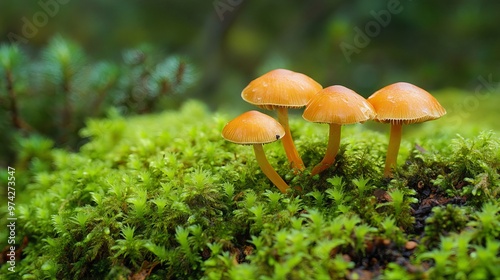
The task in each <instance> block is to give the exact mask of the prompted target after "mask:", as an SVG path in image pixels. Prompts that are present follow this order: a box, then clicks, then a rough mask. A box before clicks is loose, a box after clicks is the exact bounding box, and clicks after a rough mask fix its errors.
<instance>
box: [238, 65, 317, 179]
mask: <svg viewBox="0 0 500 280" xmlns="http://www.w3.org/2000/svg"><path fill="white" fill-rule="evenodd" d="M322 88H323V87H322V86H321V85H320V84H318V83H317V82H316V81H314V80H313V79H311V78H310V77H308V76H306V75H304V74H301V73H297V72H293V71H290V70H286V69H275V70H272V71H270V72H268V73H266V74H264V75H262V76H260V77H258V78H256V79H255V80H253V81H251V82H250V83H249V84H248V86H247V87H245V89H243V91H242V92H241V97H242V98H243V100H245V101H246V102H248V103H250V104H253V105H256V106H258V107H260V108H263V109H267V110H276V111H278V121H279V122H280V123H281V125H282V126H283V128H284V129H285V136H284V137H283V139H282V140H281V141H282V143H283V148H284V149H285V153H286V156H287V158H288V161H289V162H290V163H291V165H292V168H293V169H295V170H299V171H302V170H304V168H305V166H304V162H303V161H302V159H301V158H300V156H299V153H298V152H297V149H296V148H295V144H294V143H293V139H292V134H291V132H290V126H289V124H288V109H292V108H300V107H304V106H305V105H306V104H307V102H309V100H310V99H311V98H312V97H313V96H314V95H315V94H316V93H317V92H318V91H320V90H321V89H322Z"/></svg>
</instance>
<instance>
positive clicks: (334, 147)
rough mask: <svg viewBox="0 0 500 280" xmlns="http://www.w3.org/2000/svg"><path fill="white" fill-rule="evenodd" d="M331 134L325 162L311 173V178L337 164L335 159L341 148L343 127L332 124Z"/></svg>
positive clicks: (319, 164)
mask: <svg viewBox="0 0 500 280" xmlns="http://www.w3.org/2000/svg"><path fill="white" fill-rule="evenodd" d="M329 125H330V132H329V135H328V146H327V147H326V153H325V157H324V158H323V160H322V161H321V162H320V163H318V164H317V165H316V166H315V167H314V168H313V170H312V171H311V176H314V175H316V174H319V173H321V172H323V170H325V169H327V168H328V167H330V166H331V165H332V164H333V163H334V162H335V157H336V156H337V153H338V151H339V147H340V133H341V128H342V125H340V124H335V123H331V124H329Z"/></svg>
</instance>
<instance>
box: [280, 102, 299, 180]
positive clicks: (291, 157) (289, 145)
mask: <svg viewBox="0 0 500 280" xmlns="http://www.w3.org/2000/svg"><path fill="white" fill-rule="evenodd" d="M277 111H278V121H279V122H280V123H281V125H282V126H283V128H284V129H285V136H283V138H281V141H282V143H283V148H284V149H285V153H286V157H287V158H288V161H289V162H290V163H291V164H292V168H293V169H295V170H296V171H297V170H298V171H303V170H304V169H305V166H304V162H303V161H302V159H301V158H300V156H299V153H298V152H297V149H296V148H295V144H294V143H293V139H292V133H291V132H290V125H289V124H288V109H287V108H285V107H278V109H277Z"/></svg>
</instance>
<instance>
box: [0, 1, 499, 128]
mask: <svg viewBox="0 0 500 280" xmlns="http://www.w3.org/2000/svg"><path fill="white" fill-rule="evenodd" d="M499 10H500V2H497V1H451V0H448V1H430V0H428V1H425V0H419V1H412V0H405V1H397V0H388V1H373V0H361V1H326V0H325V1H320V0H313V1H284V0H280V1H248V0H215V1H212V0H211V1H189V0H186V1H180V0H179V1H154V0H141V1H118V0H108V1H102V0H101V1H98V0H86V1H82V0H39V1H1V2H0V40H1V41H0V43H9V42H11V41H18V42H19V46H20V47H21V48H22V50H23V51H25V52H27V53H28V54H29V56H31V57H37V56H38V55H39V54H40V52H41V50H42V49H43V48H44V47H46V46H47V45H48V44H49V42H50V41H51V40H52V38H54V37H55V36H61V37H63V38H66V39H68V40H70V41H71V42H75V43H76V44H78V45H80V46H81V48H82V49H83V50H84V51H85V52H86V54H87V55H88V56H89V57H91V58H92V61H100V60H104V61H118V60H120V59H121V58H122V56H123V51H124V50H127V49H131V48H136V47H138V46H141V45H144V44H150V45H151V46H154V47H155V48H156V49H158V50H160V51H161V52H163V53H164V54H166V55H181V56H183V57H187V58H188V59H189V61H190V63H192V64H193V66H194V69H195V72H196V75H197V77H198V79H197V82H196V84H195V85H194V86H192V87H190V88H189V90H187V91H186V92H184V93H183V95H184V97H185V98H197V99H201V100H203V101H204V102H206V103H207V104H208V105H209V106H210V107H211V108H213V109H223V110H226V111H228V112H231V113H234V114H236V112H240V111H241V110H244V109H247V108H252V107H251V106H250V105H248V104H245V103H244V102H243V101H242V100H241V98H240V92H241V90H242V89H243V88H244V87H245V85H246V84H247V83H248V82H249V81H251V80H252V79H254V78H256V77H257V76H259V75H261V74H263V73H265V72H266V71H268V70H271V69H274V68H288V69H291V70H294V71H298V72H302V73H305V74H307V75H309V76H311V77H312V78H314V79H315V80H317V81H318V82H320V83H321V84H322V85H323V86H325V87H326V86H329V85H333V84H341V85H344V86H347V87H349V88H352V89H354V90H355V91H357V92H358V93H360V94H361V95H363V96H365V97H367V96H369V95H370V94H371V93H373V92H374V91H375V90H377V89H379V88H381V87H383V86H385V85H387V84H390V83H393V82H396V81H407V82H411V83H413V84H416V85H418V86H420V87H422V88H424V89H427V90H428V91H430V92H431V93H433V94H434V95H436V97H437V98H438V99H439V100H440V101H442V102H443V105H444V106H445V107H446V108H447V109H448V113H449V114H448V115H447V117H446V118H447V120H444V121H443V124H444V123H446V122H448V123H449V124H450V125H453V126H454V127H456V128H459V127H460V126H462V125H464V124H466V123H468V122H469V120H475V121H477V122H480V125H481V124H482V125H483V126H484V127H485V128H498V127H499V125H497V124H496V120H497V119H498V116H499V114H498V113H497V111H498V110H497V109H496V105H495V104H498V103H499V98H498V82H497V81H500V64H499V63H498V62H499V61H500V52H499V51H498V50H499V49H500V29H499V28H498V26H499V23H500V22H499V20H498V11H499ZM1 90H2V91H1V93H0V95H4V94H5V92H4V91H5V89H4V88H2V89H1ZM476 125H477V123H476Z"/></svg>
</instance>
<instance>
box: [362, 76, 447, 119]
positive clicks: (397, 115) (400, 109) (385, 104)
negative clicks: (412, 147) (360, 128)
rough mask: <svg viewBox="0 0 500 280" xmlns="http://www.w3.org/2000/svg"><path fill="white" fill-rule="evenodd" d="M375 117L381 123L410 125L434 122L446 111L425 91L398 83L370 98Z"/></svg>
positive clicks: (407, 84) (408, 84)
mask: <svg viewBox="0 0 500 280" xmlns="http://www.w3.org/2000/svg"><path fill="white" fill-rule="evenodd" d="M368 102H370V103H371V104H372V106H373V108H375V112H376V113H377V116H376V117H375V118H374V120H375V121H378V122H382V123H401V124H412V123H419V122H425V121H429V120H434V119H438V118H440V117H442V116H443V115H445V114H446V110H445V109H444V108H443V107H442V106H441V104H439V102H438V101H437V100H436V98H434V96H432V95H431V94H430V93H428V92H427V91H425V90H423V89H421V88H419V87H417V86H415V85H412V84H410V83H405V82H399V83H394V84H391V85H388V86H386V87H384V88H382V89H380V90H378V91H376V92H375V93H374V94H372V95H371V96H370V97H368Z"/></svg>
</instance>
